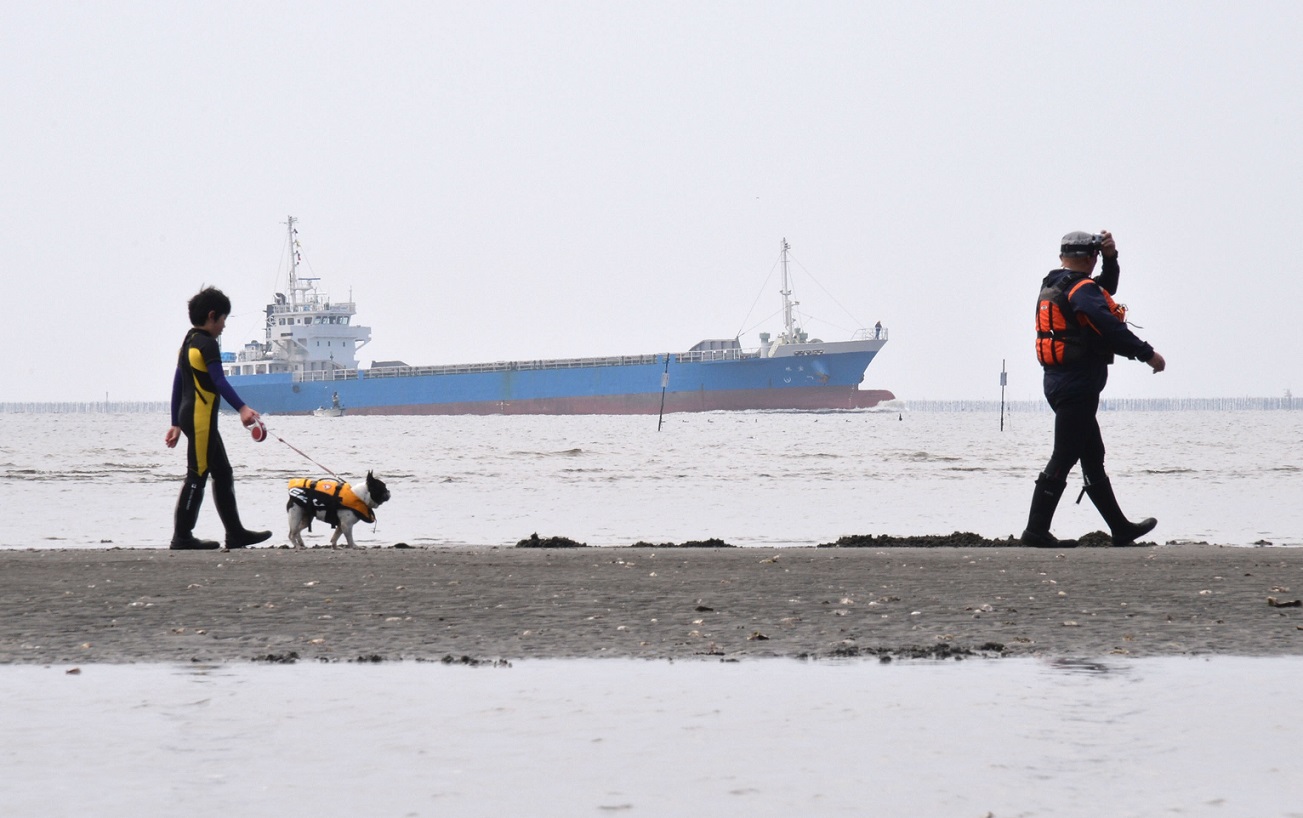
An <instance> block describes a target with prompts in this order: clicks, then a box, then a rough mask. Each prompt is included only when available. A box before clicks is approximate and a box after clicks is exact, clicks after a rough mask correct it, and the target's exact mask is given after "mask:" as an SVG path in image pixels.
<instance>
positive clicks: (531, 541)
mask: <svg viewBox="0 0 1303 818" xmlns="http://www.w3.org/2000/svg"><path fill="white" fill-rule="evenodd" d="M516 547H517V548H587V547H588V543H582V542H575V541H574V540H572V539H570V538H569V537H542V538H540V537H539V536H538V532H537V531H535V532H534V533H533V534H530V535H529V538H528V539H524V540H521V541H520V542H518V543H516Z"/></svg>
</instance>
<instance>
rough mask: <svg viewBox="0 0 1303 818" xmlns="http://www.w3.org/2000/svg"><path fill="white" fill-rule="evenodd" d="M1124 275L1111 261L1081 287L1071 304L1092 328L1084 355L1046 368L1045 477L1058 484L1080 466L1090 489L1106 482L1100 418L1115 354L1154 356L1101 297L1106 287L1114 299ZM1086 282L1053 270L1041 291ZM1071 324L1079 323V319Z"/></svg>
mask: <svg viewBox="0 0 1303 818" xmlns="http://www.w3.org/2000/svg"><path fill="white" fill-rule="evenodd" d="M1120 272H1121V269H1120V268H1119V266H1118V261H1117V257H1116V256H1114V257H1113V258H1107V257H1106V258H1104V259H1103V269H1102V270H1101V271H1100V274H1099V275H1098V276H1096V277H1095V278H1094V279H1093V281H1094V282H1095V284H1094V285H1092V284H1086V285H1084V286H1081V287H1078V288H1076V290H1075V292H1073V293H1072V294H1071V296H1070V297H1069V299H1068V302H1069V304H1071V306H1072V309H1073V312H1074V313H1075V314H1076V315H1082V316H1085V317H1086V318H1087V319H1088V320H1089V322H1090V326H1087V327H1084V328H1083V334H1084V335H1085V337H1086V344H1085V354H1084V355H1083V356H1082V359H1081V360H1080V361H1078V362H1076V363H1072V364H1060V365H1057V366H1046V367H1045V378H1044V386H1045V399H1046V400H1047V401H1049V403H1050V407H1051V408H1052V409H1053V410H1054V453H1053V454H1052V455H1050V462H1049V464H1048V465H1046V467H1045V476H1046V477H1048V478H1049V479H1051V480H1054V481H1056V482H1057V481H1060V480H1064V479H1066V478H1067V476H1068V472H1069V471H1071V470H1072V467H1073V466H1074V465H1076V464H1077V462H1078V461H1080V462H1081V472H1082V475H1083V476H1084V477H1085V478H1086V483H1087V484H1091V483H1099V482H1103V481H1104V480H1106V479H1107V475H1106V474H1105V472H1104V439H1103V437H1102V436H1101V435H1100V431H1099V421H1098V420H1097V419H1096V418H1095V413H1096V412H1097V411H1098V410H1099V396H1100V393H1101V392H1103V391H1104V384H1106V383H1107V382H1108V367H1109V364H1111V363H1113V356H1114V354H1117V355H1122V356H1124V357H1127V358H1134V359H1137V360H1140V361H1148V360H1149V359H1150V358H1152V357H1153V355H1154V348H1153V347H1152V346H1150V345H1149V344H1147V343H1145V342H1144V341H1142V340H1140V339H1139V338H1137V337H1136V335H1135V333H1133V332H1132V331H1131V330H1130V329H1129V328H1128V327H1127V325H1126V323H1125V322H1123V321H1122V320H1120V319H1119V318H1118V317H1117V316H1116V315H1114V314H1113V312H1112V310H1111V309H1109V305H1108V302H1107V301H1105V299H1104V294H1103V293H1101V292H1100V288H1101V287H1102V288H1104V289H1105V290H1108V292H1109V293H1110V294H1113V293H1116V292H1117V287H1118V277H1119V274H1120ZM1084 278H1086V276H1085V275H1083V274H1082V273H1074V272H1072V271H1070V270H1064V269H1058V270H1052V271H1051V272H1050V274H1049V275H1047V276H1046V277H1045V281H1044V282H1043V283H1042V287H1052V286H1055V285H1058V284H1060V283H1063V282H1065V281H1067V280H1069V279H1084ZM1096 285H1098V286H1096ZM1068 287H1069V288H1070V287H1071V284H1069V285H1068ZM1072 318H1073V320H1075V316H1073V317H1072Z"/></svg>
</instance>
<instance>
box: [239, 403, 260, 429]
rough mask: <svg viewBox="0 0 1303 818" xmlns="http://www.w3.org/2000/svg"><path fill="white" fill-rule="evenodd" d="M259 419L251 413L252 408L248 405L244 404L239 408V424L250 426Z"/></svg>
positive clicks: (258, 416)
mask: <svg viewBox="0 0 1303 818" xmlns="http://www.w3.org/2000/svg"><path fill="white" fill-rule="evenodd" d="M260 417H262V416H261V415H259V414H258V413H257V412H255V411H253V407H252V406H250V405H249V404H247V403H246V404H245V405H244V406H241V407H240V423H242V424H244V425H245V426H249V425H252V424H253V422H254V421H255V420H257V419H258V418H260Z"/></svg>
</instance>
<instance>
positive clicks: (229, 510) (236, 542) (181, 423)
mask: <svg viewBox="0 0 1303 818" xmlns="http://www.w3.org/2000/svg"><path fill="white" fill-rule="evenodd" d="M189 309H190V323H191V324H192V325H193V326H192V327H191V329H190V331H189V332H187V333H186V336H185V341H184V342H182V344H181V351H180V353H179V354H178V355H177V362H176V375H175V377H174V378H173V379H172V427H171V428H170V429H168V430H167V436H166V438H165V439H164V442H165V443H166V444H167V447H168V448H169V449H171V448H174V447H175V446H176V444H177V441H178V440H180V438H181V434H182V432H184V433H185V436H186V439H187V441H188V442H187V444H186V477H185V484H184V485H183V486H182V487H181V496H180V497H179V498H177V501H176V518H175V528H174V529H173V532H172V545H171V547H172V548H175V549H184V550H195V549H215V548H218V547H219V545H218V543H216V542H214V541H213V540H200V539H197V538H196V537H195V536H194V534H193V533H192V532H193V531H194V527H195V522H196V521H197V520H198V519H199V507H200V506H201V505H202V504H203V501H204V484H205V483H206V482H207V481H208V475H209V474H211V475H212V476H213V502H214V503H215V504H216V505H217V514H218V516H219V517H221V519H222V525H223V526H224V527H225V528H226V547H227V548H244V547H246V546H249V545H253V544H254V543H260V542H262V541H263V540H265V539H267V538H268V537H270V536H271V532H270V531H249V530H247V529H245V527H244V526H243V525H242V524H241V523H240V512H239V509H238V508H237V507H236V505H235V473H234V472H233V471H232V470H231V461H230V460H228V459H227V457H226V447H225V446H223V445H222V437H221V435H220V434H218V432H217V410H218V407H219V405H220V400H219V396H220V397H221V398H225V399H226V402H227V403H229V404H230V405H231V408H233V409H235V410H236V411H238V412H239V413H240V421H241V422H242V423H243V424H244V425H246V426H248V425H249V424H251V423H253V422H254V421H255V420H257V419H258V417H259V416H258V413H257V412H255V411H254V410H253V408H252V407H250V406H248V405H246V404H245V402H244V401H242V400H240V396H239V395H237V394H236V393H235V389H233V388H232V387H231V384H230V383H228V382H227V380H226V375H225V374H224V373H223V372H222V353H221V349H220V348H219V347H218V345H217V338H218V336H220V335H221V334H222V330H224V329H225V328H226V316H228V315H230V313H231V300H230V299H229V298H227V297H226V294H225V293H223V292H222V291H221V290H219V289H217V288H216V287H207V288H205V289H203V290H200V291H199V293H198V294H197V295H195V297H194V298H191V299H190V303H189Z"/></svg>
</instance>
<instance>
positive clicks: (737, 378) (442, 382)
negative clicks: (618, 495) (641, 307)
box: [228, 342, 894, 415]
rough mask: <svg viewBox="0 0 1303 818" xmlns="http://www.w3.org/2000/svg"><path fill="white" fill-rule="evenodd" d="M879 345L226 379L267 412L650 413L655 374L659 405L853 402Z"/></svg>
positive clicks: (871, 396) (871, 393) (879, 394)
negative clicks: (325, 409) (333, 407)
mask: <svg viewBox="0 0 1303 818" xmlns="http://www.w3.org/2000/svg"><path fill="white" fill-rule="evenodd" d="M837 347H843V348H850V349H848V351H838V350H837ZM866 347H871V348H866ZM880 348H881V344H879V343H871V344H865V343H863V342H841V343H830V344H826V345H825V348H823V349H815V350H811V351H808V352H803V353H800V354H798V355H785V356H780V357H762V356H760V355H758V354H754V353H753V354H744V355H731V356H723V357H719V358H715V359H711V358H710V356H709V355H708V354H707V355H705V356H703V355H702V354H701V353H683V354H677V355H676V354H672V355H670V356H668V357H669V366H668V369H667V367H666V356H665V355H645V356H630V357H627V358H594V359H571V360H564V361H517V362H507V363H497V364H475V365H468V366H461V367H457V366H444V367H424V368H421V367H405V366H403V367H386V368H372V369H369V370H368V369H351V370H342V371H335V372H309V373H302V374H299V375H293V374H290V373H279V374H271V375H232V376H228V377H229V380H230V381H231V384H232V386H234V387H235V390H236V391H237V392H238V393H239V394H240V397H242V398H243V399H244V400H245V401H246V402H247V403H248V404H249V405H250V406H252V407H254V408H255V409H257V410H258V411H259V412H262V413H266V414H273V415H278V414H279V415H290V414H310V413H312V412H313V411H314V410H317V409H318V408H320V407H326V406H330V405H331V404H332V400H333V399H334V398H335V397H336V396H337V397H338V401H339V403H340V404H341V405H342V406H343V407H345V409H346V412H347V414H350V415H354V414H358V415H360V414H390V415H392V414H411V415H441V414H442V415H464V414H485V415H487V414H508V415H510V414H556V415H568V414H656V413H657V412H659V411H661V408H662V379H663V378H665V379H666V380H667V381H668V383H667V385H666V388H665V389H664V396H663V398H664V411H665V412H703V411H714V410H745V409H856V408H863V407H867V406H873V405H876V404H877V403H879V402H880V401H883V400H891V399H892V398H893V397H894V396H893V395H892V394H891V393H890V392H887V391H885V390H860V389H859V384H860V382H861V381H862V380H863V378H864V371H865V369H866V368H867V367H868V365H869V363H870V362H871V361H872V360H873V358H874V356H875V355H876V354H877V352H878V349H880Z"/></svg>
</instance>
